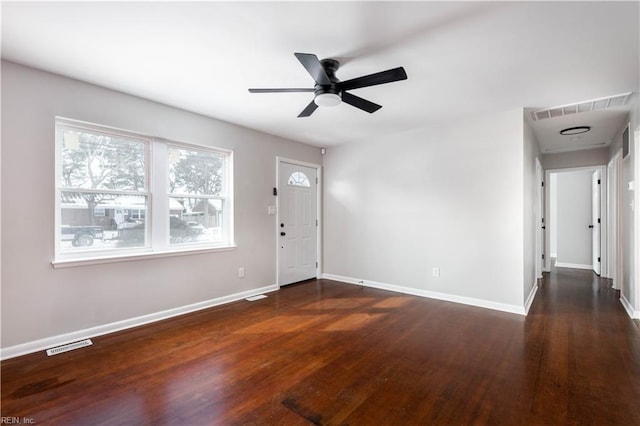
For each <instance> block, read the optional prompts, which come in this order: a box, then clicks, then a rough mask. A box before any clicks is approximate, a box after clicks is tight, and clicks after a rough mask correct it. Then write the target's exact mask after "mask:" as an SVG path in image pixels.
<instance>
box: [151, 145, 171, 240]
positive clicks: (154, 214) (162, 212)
mask: <svg viewBox="0 0 640 426" xmlns="http://www.w3.org/2000/svg"><path fill="white" fill-rule="evenodd" d="M168 170H169V167H168V162H167V145H166V144H165V143H163V142H162V141H159V140H153V142H152V144H151V167H150V171H149V173H150V175H151V176H150V180H149V182H150V185H151V197H150V198H151V200H150V201H149V205H150V208H151V215H150V218H149V221H150V223H149V224H148V225H147V229H148V232H150V237H151V244H152V247H153V250H154V251H163V250H166V249H167V248H168V247H169V197H168V195H167V194H168V193H169V185H168V183H169V175H168Z"/></svg>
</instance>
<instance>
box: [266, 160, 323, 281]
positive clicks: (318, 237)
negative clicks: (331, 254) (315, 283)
mask: <svg viewBox="0 0 640 426" xmlns="http://www.w3.org/2000/svg"><path fill="white" fill-rule="evenodd" d="M280 163H289V164H295V165H297V166H303V167H309V168H312V169H315V170H316V177H317V178H318V184H317V187H316V217H317V219H318V226H316V259H317V262H318V267H317V268H316V278H321V277H322V238H321V236H322V165H320V164H316V163H309V162H306V161H300V160H294V159H293V158H287V157H280V156H276V182H275V186H274V188H276V189H277V191H278V195H277V196H276V222H275V224H274V228H275V231H274V234H275V241H276V285H277V286H278V287H279V288H281V287H282V285H281V284H280V250H279V247H280V245H279V241H280V240H279V238H278V237H279V236H280V228H279V227H278V224H279V223H280V198H279V195H280V194H281V191H280V189H281V188H280Z"/></svg>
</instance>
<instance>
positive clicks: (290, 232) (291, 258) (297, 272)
mask: <svg viewBox="0 0 640 426" xmlns="http://www.w3.org/2000/svg"><path fill="white" fill-rule="evenodd" d="M319 173H320V166H319V165H315V164H309V163H304V162H299V161H295V160H290V159H284V158H278V165H277V176H278V177H277V180H278V186H277V195H278V209H277V211H278V219H277V235H276V238H277V242H278V247H277V264H278V265H277V281H278V285H280V286H283V285H287V284H292V283H296V282H300V281H304V280H307V279H310V278H317V277H318V271H319V261H318V253H319V252H320V250H319V240H320V239H319V237H318V235H319V225H320V223H319V217H320V215H319V205H320V200H319V197H318V196H319V194H320V191H319V181H320V179H319Z"/></svg>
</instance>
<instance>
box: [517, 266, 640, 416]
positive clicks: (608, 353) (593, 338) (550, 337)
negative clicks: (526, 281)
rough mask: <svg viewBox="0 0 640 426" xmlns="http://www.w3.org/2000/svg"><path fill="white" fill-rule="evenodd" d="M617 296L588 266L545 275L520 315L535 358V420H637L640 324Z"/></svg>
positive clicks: (639, 397)
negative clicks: (525, 312)
mask: <svg viewBox="0 0 640 426" xmlns="http://www.w3.org/2000/svg"><path fill="white" fill-rule="evenodd" d="M618 297H619V292H618V291H616V290H613V289H612V288H611V282H610V280H607V279H601V278H599V277H598V276H596V275H595V274H594V273H593V272H591V271H588V270H579V269H568V268H555V267H554V268H553V269H552V271H551V273H545V274H544V278H543V279H542V280H541V282H540V284H539V289H538V294H537V295H536V299H535V301H534V303H533V306H532V309H531V311H530V312H529V315H528V317H527V321H526V326H527V333H526V334H527V342H528V344H527V350H529V351H531V352H532V353H531V354H530V356H534V353H535V357H536V358H538V359H539V365H538V367H537V371H536V376H537V380H536V389H535V391H534V398H533V399H532V405H531V409H532V413H531V414H532V418H533V419H539V420H540V421H541V422H543V423H551V424H567V423H569V424H573V423H581V424H629V425H632V424H639V423H640V403H639V401H640V324H639V323H638V321H634V320H631V319H630V318H629V317H628V315H627V314H626V312H625V311H624V308H623V307H622V305H621V303H620V301H619V300H618ZM531 373H533V372H531ZM536 423H537V422H536Z"/></svg>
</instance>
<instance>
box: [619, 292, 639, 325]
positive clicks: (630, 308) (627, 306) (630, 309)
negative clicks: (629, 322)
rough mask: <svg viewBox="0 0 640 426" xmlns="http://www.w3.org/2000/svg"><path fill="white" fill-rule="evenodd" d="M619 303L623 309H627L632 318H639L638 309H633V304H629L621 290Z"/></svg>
mask: <svg viewBox="0 0 640 426" xmlns="http://www.w3.org/2000/svg"><path fill="white" fill-rule="evenodd" d="M620 303H622V306H623V307H624V310H625V311H627V314H628V315H629V316H630V317H631V318H632V319H640V311H636V310H635V309H633V305H631V303H630V302H629V301H628V300H627V298H626V297H624V294H622V292H620Z"/></svg>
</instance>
